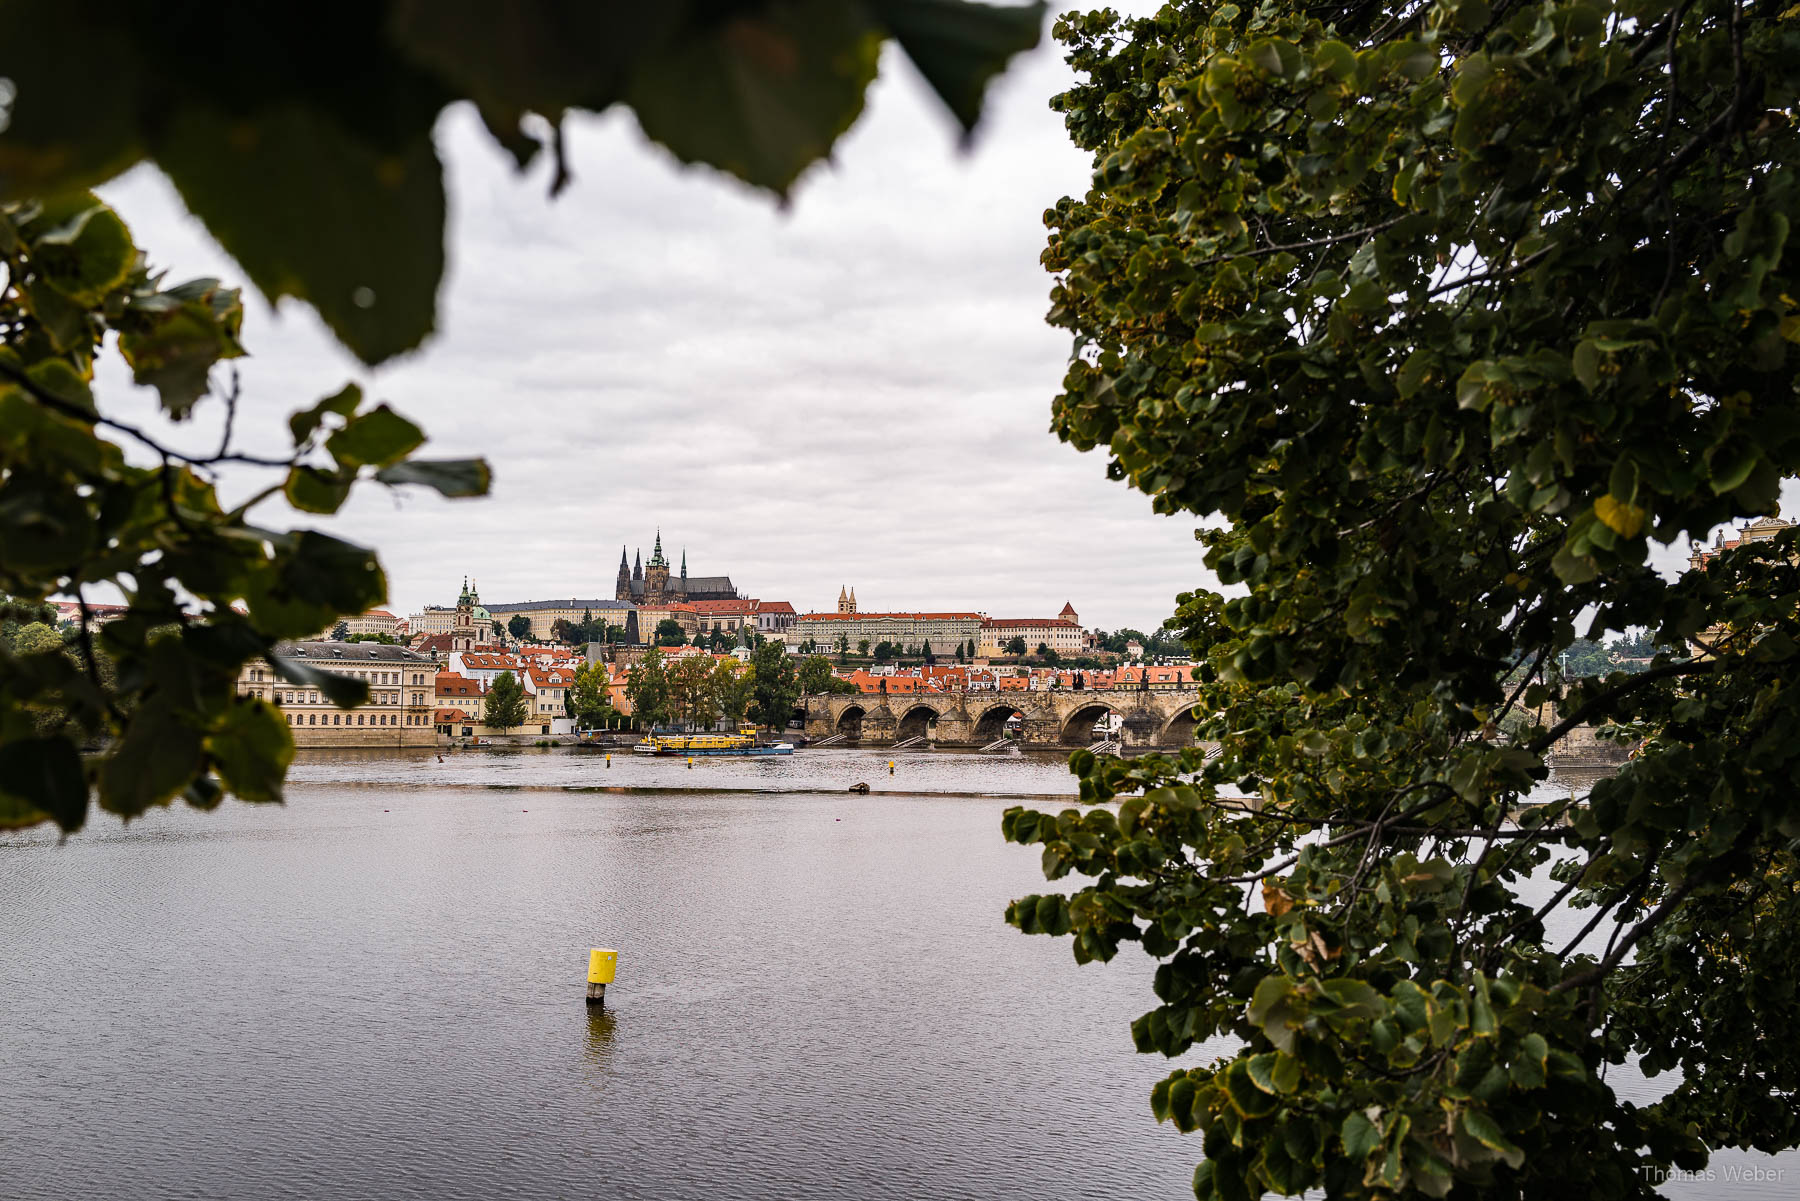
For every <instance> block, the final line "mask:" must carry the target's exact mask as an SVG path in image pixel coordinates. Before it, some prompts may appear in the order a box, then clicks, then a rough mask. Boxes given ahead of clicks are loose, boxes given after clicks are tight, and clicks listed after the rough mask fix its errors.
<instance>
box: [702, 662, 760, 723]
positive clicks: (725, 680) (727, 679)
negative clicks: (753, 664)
mask: <svg viewBox="0 0 1800 1201" xmlns="http://www.w3.org/2000/svg"><path fill="white" fill-rule="evenodd" d="M754 685H755V679H754V678H753V676H752V673H751V672H750V671H749V670H748V669H746V668H745V667H744V665H743V664H741V663H739V662H738V661H737V660H736V659H720V660H719V661H718V662H717V663H716V664H715V665H714V666H713V678H712V691H713V698H714V700H715V701H716V703H717V704H718V707H719V716H720V718H722V719H723V720H724V721H725V723H726V724H727V725H729V726H733V727H736V726H737V725H739V724H740V723H742V722H743V720H744V714H745V713H747V712H748V711H749V709H750V701H751V699H752V691H753V688H754Z"/></svg>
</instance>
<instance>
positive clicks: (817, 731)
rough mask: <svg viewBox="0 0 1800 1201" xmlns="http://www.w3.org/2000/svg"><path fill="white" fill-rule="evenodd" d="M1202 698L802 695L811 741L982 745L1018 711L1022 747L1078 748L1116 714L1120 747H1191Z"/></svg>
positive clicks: (1167, 694) (1001, 733) (1166, 692)
mask: <svg viewBox="0 0 1800 1201" xmlns="http://www.w3.org/2000/svg"><path fill="white" fill-rule="evenodd" d="M1199 697H1200V694H1199V692H1198V690H1196V689H1192V688H1177V689H1117V690H1106V689H1101V690H1085V689H1067V688H1057V689H1049V690H1047V691H1042V692H1025V691H1013V690H1008V691H1004V692H996V691H988V690H983V691H966V692H895V693H880V692H873V693H855V694H835V693H828V694H821V695H816V696H809V697H806V698H805V705H806V736H807V738H809V739H811V740H812V741H813V742H815V743H818V742H823V741H826V740H830V741H834V742H835V741H839V740H842V741H844V742H859V743H863V744H876V745H895V744H900V743H914V742H915V740H923V741H925V742H929V743H932V744H935V745H937V746H944V747H984V746H991V745H994V744H995V743H997V742H999V741H1000V740H1002V739H1004V738H1006V737H1008V732H1007V728H1006V723H1007V721H1008V719H1009V718H1011V717H1012V716H1013V714H1015V713H1016V714H1018V715H1019V718H1020V723H1019V727H1018V731H1017V733H1016V734H1015V735H1013V737H1015V738H1016V739H1017V741H1018V744H1019V745H1021V746H1025V747H1076V746H1089V745H1091V744H1093V743H1095V742H1098V741H1103V740H1104V739H1103V738H1102V737H1101V736H1097V735H1096V734H1095V733H1094V725H1095V723H1096V722H1098V721H1099V720H1100V719H1101V718H1102V717H1104V716H1106V715H1107V714H1109V713H1116V714H1118V715H1119V717H1120V718H1121V719H1122V722H1123V724H1122V726H1121V727H1120V729H1119V731H1118V733H1116V734H1114V735H1112V736H1111V738H1112V740H1114V741H1117V742H1118V743H1119V744H1120V749H1123V750H1130V749H1141V750H1152V749H1158V750H1171V749H1179V748H1181V747H1185V746H1191V745H1193V741H1194V713H1193V709H1194V704H1195V702H1197V701H1198V700H1199Z"/></svg>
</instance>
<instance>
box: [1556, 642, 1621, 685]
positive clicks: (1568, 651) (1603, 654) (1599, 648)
mask: <svg viewBox="0 0 1800 1201" xmlns="http://www.w3.org/2000/svg"><path fill="white" fill-rule="evenodd" d="M1557 661H1558V664H1559V665H1560V666H1561V668H1562V674H1563V675H1564V676H1565V677H1566V678H1568V679H1571V680H1581V679H1586V678H1587V677H1589V676H1603V675H1605V674H1606V672H1607V670H1608V669H1609V668H1610V667H1611V665H1612V657H1611V655H1610V654H1609V653H1608V652H1607V649H1606V647H1605V646H1603V645H1601V644H1600V643H1598V642H1595V641H1594V640H1593V639H1591V638H1577V639H1575V640H1574V641H1572V642H1570V643H1569V645H1568V646H1566V647H1564V648H1563V651H1562V653H1561V654H1560V655H1559V656H1558V657H1557Z"/></svg>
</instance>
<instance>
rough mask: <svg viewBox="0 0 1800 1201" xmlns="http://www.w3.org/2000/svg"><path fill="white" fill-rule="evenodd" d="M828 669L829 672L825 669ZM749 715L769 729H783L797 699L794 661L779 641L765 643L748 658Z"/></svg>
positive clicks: (797, 688)
mask: <svg viewBox="0 0 1800 1201" xmlns="http://www.w3.org/2000/svg"><path fill="white" fill-rule="evenodd" d="M828 670H829V669H828ZM750 672H751V678H752V680H753V681H754V682H753V683H752V685H751V712H752V715H753V716H754V717H755V718H756V720H757V721H758V722H759V723H761V724H762V725H765V726H768V727H769V728H770V729H774V730H780V729H783V728H784V727H786V725H787V723H788V718H789V716H791V715H792V714H793V712H794V706H795V704H797V703H798V702H799V700H800V682H799V680H798V679H797V678H796V676H795V671H794V660H793V658H792V657H791V656H789V654H788V653H787V648H786V647H784V646H782V645H781V643H779V642H765V643H763V644H762V645H761V646H759V647H757V648H756V650H755V652H754V653H753V654H752V655H751V656H750Z"/></svg>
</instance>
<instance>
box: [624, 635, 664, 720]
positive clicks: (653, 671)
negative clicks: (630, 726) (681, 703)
mask: <svg viewBox="0 0 1800 1201" xmlns="http://www.w3.org/2000/svg"><path fill="white" fill-rule="evenodd" d="M625 699H626V700H628V701H630V702H631V720H632V721H633V722H634V723H636V724H637V726H638V727H639V728H641V729H645V730H649V729H654V728H655V727H656V726H659V725H662V724H663V723H665V722H667V721H668V720H669V718H670V717H671V716H672V713H671V708H670V704H671V692H670V688H669V664H668V661H667V660H666V659H664V658H663V653H662V651H660V650H658V649H657V648H656V647H654V646H652V647H651V648H650V649H649V650H647V651H645V652H644V657H643V658H642V659H639V660H638V661H637V662H636V663H635V664H633V665H632V668H631V674H630V676H629V677H627V679H626V680H625Z"/></svg>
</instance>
